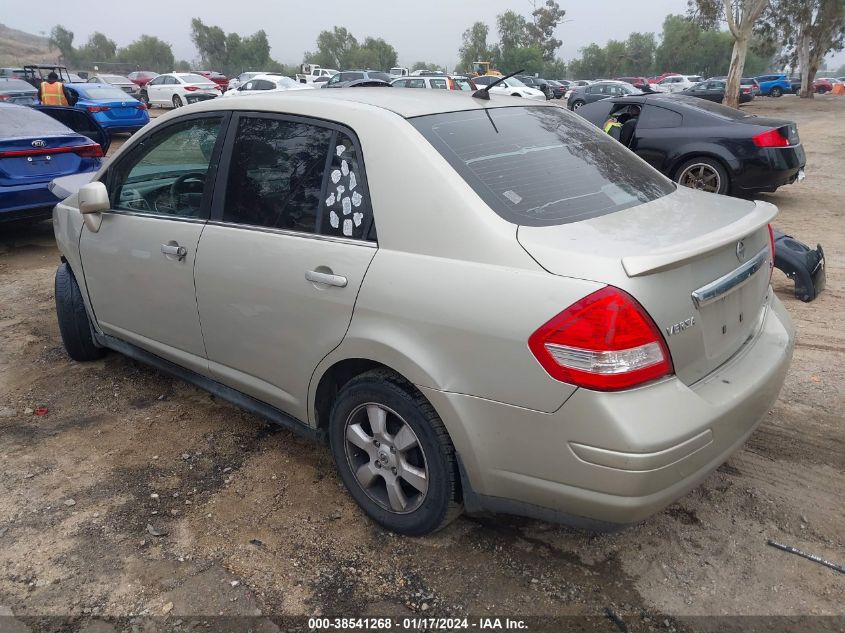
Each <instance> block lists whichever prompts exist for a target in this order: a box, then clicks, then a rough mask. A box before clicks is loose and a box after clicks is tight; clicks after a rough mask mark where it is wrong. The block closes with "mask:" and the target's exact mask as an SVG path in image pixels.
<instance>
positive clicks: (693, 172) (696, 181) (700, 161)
mask: <svg viewBox="0 0 845 633" xmlns="http://www.w3.org/2000/svg"><path fill="white" fill-rule="evenodd" d="M674 181H675V182H677V183H678V184H679V185H682V186H684V187H689V188H690V189H696V190H698V191H705V192H707V193H717V194H720V195H727V193H728V191H730V177H729V176H728V172H727V170H726V169H725V167H724V166H723V165H722V163H720V162H719V161H718V160H716V159H714V158H708V157H706V156H699V157H697V158H693V159H691V160H688V161H687V162H685V163H684V164H683V165H681V166H680V167H678V169H677V170H675V178H674Z"/></svg>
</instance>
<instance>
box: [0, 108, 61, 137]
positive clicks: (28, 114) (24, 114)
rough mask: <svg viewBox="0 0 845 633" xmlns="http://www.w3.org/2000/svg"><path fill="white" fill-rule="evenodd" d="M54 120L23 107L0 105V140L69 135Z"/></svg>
mask: <svg viewBox="0 0 845 633" xmlns="http://www.w3.org/2000/svg"><path fill="white" fill-rule="evenodd" d="M70 133H71V130H69V129H68V128H66V127H65V126H64V125H62V124H61V123H59V122H58V121H56V120H55V119H54V118H52V117H49V116H47V115H46V114H42V113H41V112H38V110H33V109H32V108H26V107H24V106H16V105H11V104H0V138H15V137H19V136H46V135H51V134H70Z"/></svg>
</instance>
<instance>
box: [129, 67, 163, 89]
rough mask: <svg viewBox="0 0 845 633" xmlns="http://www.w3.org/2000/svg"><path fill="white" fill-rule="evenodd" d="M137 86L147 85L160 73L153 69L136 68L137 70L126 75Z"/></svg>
mask: <svg viewBox="0 0 845 633" xmlns="http://www.w3.org/2000/svg"><path fill="white" fill-rule="evenodd" d="M126 77H127V78H129V79H130V80H131V81H132V83H133V84H135V85H136V86H141V87H143V86H146V85H147V84H148V83H150V81H152V80H153V79H155V78H156V77H158V73H154V72H153V71H151V70H136V71H135V72H132V73H129V74H128V75H126Z"/></svg>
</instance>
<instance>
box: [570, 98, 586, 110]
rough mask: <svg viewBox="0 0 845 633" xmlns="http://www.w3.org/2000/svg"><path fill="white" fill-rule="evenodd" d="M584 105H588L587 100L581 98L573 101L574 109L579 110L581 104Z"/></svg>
mask: <svg viewBox="0 0 845 633" xmlns="http://www.w3.org/2000/svg"><path fill="white" fill-rule="evenodd" d="M584 105H587V104H586V102H585V101H581V99H578V100H577V101H574V102H573V103H572V109H573V110H577V109H578V108H580V107H581V106H584Z"/></svg>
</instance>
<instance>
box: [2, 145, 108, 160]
mask: <svg viewBox="0 0 845 633" xmlns="http://www.w3.org/2000/svg"><path fill="white" fill-rule="evenodd" d="M70 153H74V154H76V155H77V156H81V157H82V158H102V156H103V148H102V147H100V146H99V145H98V144H97V143H92V144H91V145H77V146H75V147H53V148H38V149H16V150H11V151H8V152H0V158H22V157H26V156H45V155H50V156H51V155H53V154H70Z"/></svg>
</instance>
